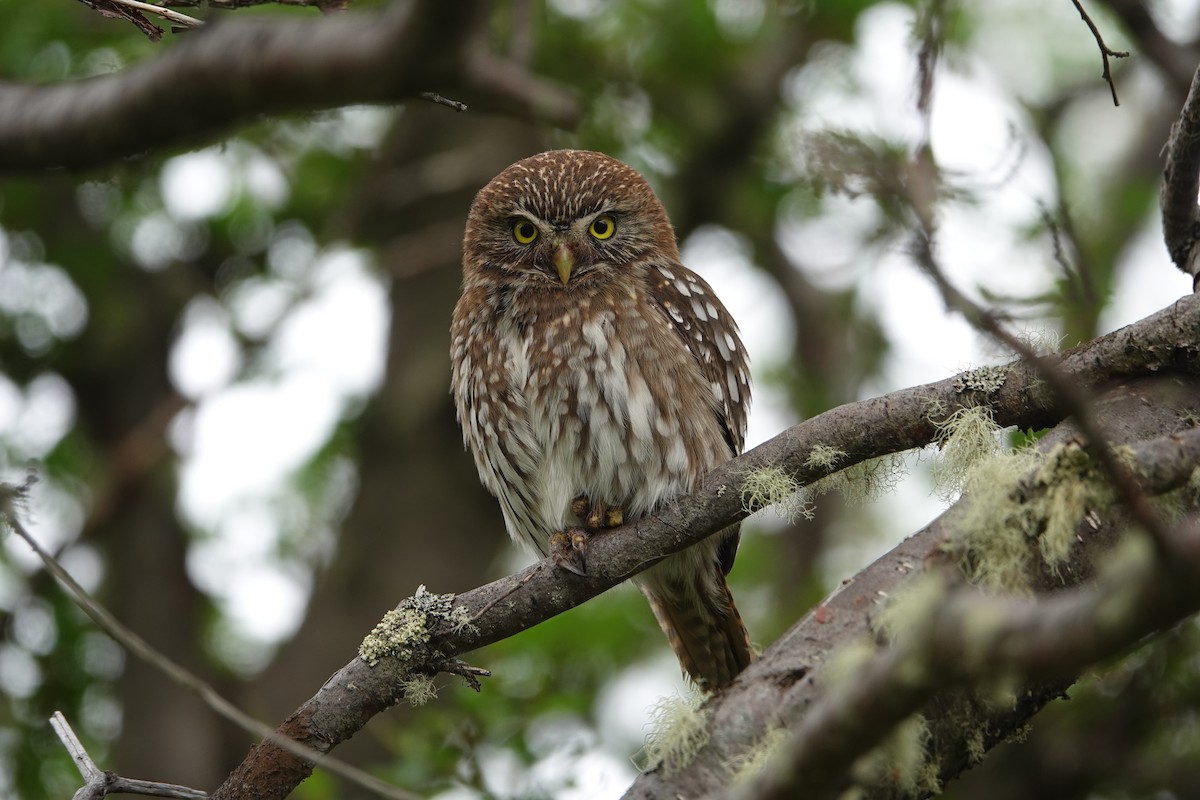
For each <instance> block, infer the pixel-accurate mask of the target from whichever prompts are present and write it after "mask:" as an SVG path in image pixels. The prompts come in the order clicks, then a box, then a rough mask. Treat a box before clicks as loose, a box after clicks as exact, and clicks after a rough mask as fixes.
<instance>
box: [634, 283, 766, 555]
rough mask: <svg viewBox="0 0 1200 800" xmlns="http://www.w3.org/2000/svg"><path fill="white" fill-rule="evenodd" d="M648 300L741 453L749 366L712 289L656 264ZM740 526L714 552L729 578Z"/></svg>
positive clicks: (733, 452)
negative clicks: (691, 363)
mask: <svg viewBox="0 0 1200 800" xmlns="http://www.w3.org/2000/svg"><path fill="white" fill-rule="evenodd" d="M650 276H651V277H650V296H651V297H652V298H654V301H655V302H656V303H657V304H658V305H659V307H660V308H662V310H663V311H664V312H665V313H666V316H667V318H668V319H669V320H670V321H671V326H672V327H673V328H674V329H675V332H676V333H678V334H679V336H680V338H681V339H683V341H684V343H686V344H687V348H688V350H690V351H691V353H692V355H693V356H694V357H695V358H696V363H697V365H699V367H700V373H701V374H702V375H703V376H704V379H705V380H706V381H707V382H708V384H709V386H710V387H711V388H712V393H713V400H714V408H715V410H716V412H717V419H718V421H719V422H720V423H721V430H722V432H723V433H724V434H725V441H726V443H728V445H729V452H730V455H733V456H736V455H738V454H739V453H741V452H742V446H743V445H744V444H745V442H746V419H747V417H748V415H749V412H750V366H749V362H748V361H747V360H746V348H745V347H744V346H743V345H742V340H741V338H740V337H739V336H738V329H737V323H736V322H734V321H733V317H732V316H730V314H729V312H728V311H727V310H725V306H724V305H722V304H721V301H720V300H719V299H717V296H716V294H714V293H713V290H712V287H711V286H709V285H708V283H706V282H705V280H704V279H703V278H701V277H700V276H699V275H697V274H696V273H694V272H692V271H691V270H690V269H688V268H687V267H685V266H683V265H682V264H677V263H670V264H656V265H654V267H652V268H651V271H650ZM740 529H741V526H740V525H735V526H733V527H731V528H730V529H729V530H728V531H726V532H725V533H724V534H723V535H722V536H721V539H720V543H719V545H718V548H717V563H718V564H720V566H721V571H722V572H724V573H726V574H728V572H729V570H730V569H731V568H732V567H733V559H734V556H736V555H737V547H738V540H739V539H740V538H741V535H740Z"/></svg>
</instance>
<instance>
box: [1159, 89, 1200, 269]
mask: <svg viewBox="0 0 1200 800" xmlns="http://www.w3.org/2000/svg"><path fill="white" fill-rule="evenodd" d="M1165 149H1166V153H1167V163H1166V166H1165V167H1163V181H1162V188H1161V190H1160V196H1159V202H1160V203H1161V205H1162V218H1163V238H1164V239H1165V241H1166V243H1167V250H1168V251H1169V252H1170V253H1171V260H1172V261H1174V262H1175V266H1177V267H1179V268H1180V269H1181V270H1183V271H1184V272H1186V273H1187V274H1188V275H1191V276H1192V278H1193V280H1194V281H1195V287H1196V289H1197V291H1200V248H1198V247H1197V242H1198V241H1200V210H1198V209H1197V207H1196V192H1197V189H1198V188H1200V69H1197V70H1196V72H1195V74H1194V75H1193V76H1192V85H1191V88H1190V89H1189V90H1188V95H1187V99H1186V100H1185V101H1184V103H1183V108H1182V110H1180V112H1179V119H1178V120H1176V122H1175V124H1173V125H1172V126H1171V135H1170V137H1169V138H1168V139H1167V144H1166V148H1165Z"/></svg>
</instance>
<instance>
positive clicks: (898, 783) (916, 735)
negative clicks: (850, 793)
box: [853, 714, 941, 797]
mask: <svg viewBox="0 0 1200 800" xmlns="http://www.w3.org/2000/svg"><path fill="white" fill-rule="evenodd" d="M929 738H930V735H929V722H928V721H927V720H926V719H925V717H923V716H922V715H920V714H913V715H912V716H910V717H908V718H907V719H906V720H904V721H903V722H901V723H900V724H899V725H897V726H896V729H895V730H893V731H892V733H891V734H890V735H889V736H888V738H887V739H886V740H885V741H884V742H883V744H881V745H879V747H876V748H875V749H874V750H872V751H871V752H870V753H867V754H866V755H865V756H863V757H862V758H860V759H859V760H858V761H857V762H855V764H854V768H853V774H854V778H855V781H856V782H857V783H858V784H859V785H860V786H878V785H881V784H882V785H892V786H895V787H896V788H897V789H898V790H899V791H900V794H901V796H905V797H915V796H925V795H927V794H930V793H937V792H939V791H940V790H941V782H940V781H939V780H938V770H937V765H936V764H934V763H932V762H931V761H930V758H929Z"/></svg>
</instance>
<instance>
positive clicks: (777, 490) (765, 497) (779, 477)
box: [742, 467, 812, 522]
mask: <svg viewBox="0 0 1200 800" xmlns="http://www.w3.org/2000/svg"><path fill="white" fill-rule="evenodd" d="M768 507H774V508H775V513H776V514H778V515H779V516H780V518H782V519H786V520H787V521H789V522H792V521H794V520H795V519H796V518H797V517H800V516H804V517H806V518H809V519H811V518H812V510H811V509H810V508H809V507H808V506H807V505H806V504H805V502H804V495H803V494H802V493H801V492H800V484H799V483H797V482H796V479H795V478H793V477H792V476H791V475H789V474H788V473H787V472H785V471H784V470H782V469H780V468H779V467H761V468H759V469H755V470H751V471H750V472H748V473H746V476H745V478H743V479H742V508H743V509H744V510H745V511H746V512H747V513H753V512H755V511H757V510H759V509H763V508H768Z"/></svg>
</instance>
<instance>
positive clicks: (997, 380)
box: [954, 365, 1012, 394]
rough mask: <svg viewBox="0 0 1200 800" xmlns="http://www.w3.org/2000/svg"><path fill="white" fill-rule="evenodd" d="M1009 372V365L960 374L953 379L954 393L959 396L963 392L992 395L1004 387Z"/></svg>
mask: <svg viewBox="0 0 1200 800" xmlns="http://www.w3.org/2000/svg"><path fill="white" fill-rule="evenodd" d="M1011 372H1012V367H1011V366H1010V365H1003V366H998V367H995V366H994V367H977V368H976V369H972V370H968V371H967V372H964V373H962V374H961V375H959V376H957V377H956V378H955V379H954V391H956V392H958V393H959V394H963V393H965V392H981V393H983V394H994V393H996V392H998V391H1000V387H1001V386H1003V385H1004V381H1005V380H1006V379H1007V378H1008V376H1009V373H1011Z"/></svg>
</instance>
